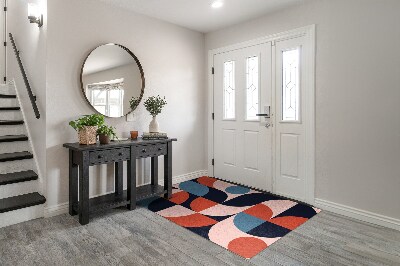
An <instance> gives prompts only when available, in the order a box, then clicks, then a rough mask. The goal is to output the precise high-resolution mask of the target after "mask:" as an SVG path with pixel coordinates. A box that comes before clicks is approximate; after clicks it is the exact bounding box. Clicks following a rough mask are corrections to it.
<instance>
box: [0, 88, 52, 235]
mask: <svg viewBox="0 0 400 266" xmlns="http://www.w3.org/2000/svg"><path fill="white" fill-rule="evenodd" d="M27 132H28V131H27V128H26V125H25V123H24V119H23V115H22V112H21V108H20V104H19V101H18V99H17V96H16V92H15V87H14V85H13V84H7V85H0V228H1V227H4V226H8V225H11V224H16V223H20V222H24V221H28V220H32V219H36V218H40V217H43V213H44V203H45V202H46V198H45V197H43V196H42V195H41V194H40V193H39V192H40V190H41V189H40V187H41V184H40V182H39V181H40V179H39V176H38V174H37V165H36V163H35V160H34V158H33V152H32V146H31V143H30V140H29V137H28V133H27Z"/></svg>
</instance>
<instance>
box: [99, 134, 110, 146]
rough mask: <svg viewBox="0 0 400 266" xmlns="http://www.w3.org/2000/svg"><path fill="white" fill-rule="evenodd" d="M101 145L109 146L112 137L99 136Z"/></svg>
mask: <svg viewBox="0 0 400 266" xmlns="http://www.w3.org/2000/svg"><path fill="white" fill-rule="evenodd" d="M99 140H100V144H109V143H110V141H111V140H110V136H107V135H104V134H99Z"/></svg>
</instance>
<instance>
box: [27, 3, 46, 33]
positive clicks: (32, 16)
mask: <svg viewBox="0 0 400 266" xmlns="http://www.w3.org/2000/svg"><path fill="white" fill-rule="evenodd" d="M28 19H29V22H30V23H36V24H38V26H39V27H41V26H43V15H42V14H41V13H40V10H39V7H38V5H37V4H34V3H28Z"/></svg>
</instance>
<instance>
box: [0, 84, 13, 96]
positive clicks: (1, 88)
mask: <svg viewBox="0 0 400 266" xmlns="http://www.w3.org/2000/svg"><path fill="white" fill-rule="evenodd" d="M0 94H14V95H15V90H14V87H13V86H9V85H5V84H0Z"/></svg>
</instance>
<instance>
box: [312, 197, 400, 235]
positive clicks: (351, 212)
mask: <svg viewBox="0 0 400 266" xmlns="http://www.w3.org/2000/svg"><path fill="white" fill-rule="evenodd" d="M315 206H316V207H318V208H321V209H322V210H327V211H331V212H333V213H337V214H341V215H344V216H347V217H350V218H354V219H357V220H360V221H363V222H367V223H372V224H376V225H380V226H384V227H388V228H392V229H395V230H399V231H400V220H399V219H396V218H392V217H388V216H384V215H380V214H376V213H372V212H369V211H365V210H360V209H356V208H353V207H350V206H346V205H342V204H338V203H335V202H331V201H327V200H323V199H315Z"/></svg>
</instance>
